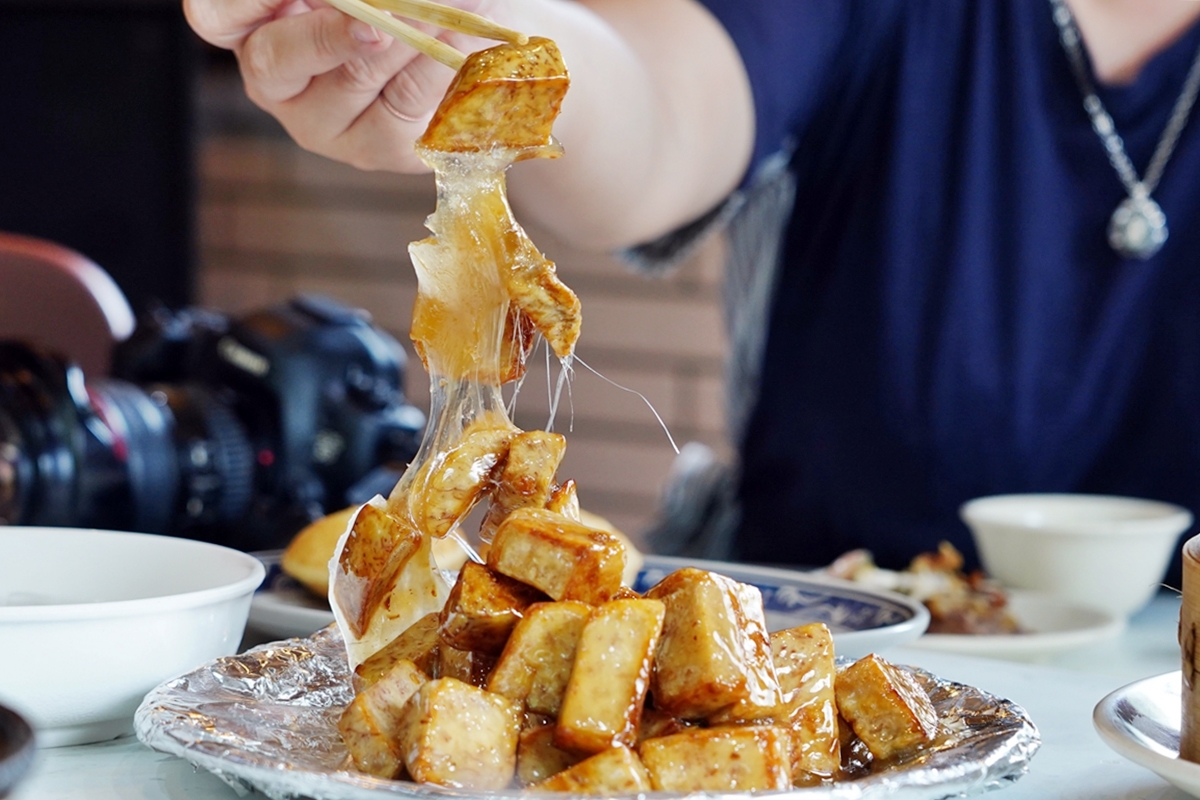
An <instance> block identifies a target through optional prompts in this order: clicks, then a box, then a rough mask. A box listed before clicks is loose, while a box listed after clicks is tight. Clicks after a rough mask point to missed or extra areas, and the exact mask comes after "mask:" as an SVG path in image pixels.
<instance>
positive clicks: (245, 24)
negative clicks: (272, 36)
mask: <svg viewBox="0 0 1200 800" xmlns="http://www.w3.org/2000/svg"><path fill="white" fill-rule="evenodd" d="M294 4H295V3H294V2H293V0H183V13H184V16H185V17H186V18H187V22H188V24H189V25H190V26H191V27H192V30H194V31H195V32H196V34H197V35H198V36H200V38H201V39H204V40H205V41H206V42H208V43H209V44H214V45H216V46H217V47H223V48H225V49H226V50H234V49H236V48H237V47H238V46H239V45H240V44H241V43H242V41H243V40H244V39H245V38H246V37H247V36H248V35H250V33H251V32H252V31H254V30H255V29H256V28H258V27H259V26H260V25H262V24H263V23H265V22H268V21H270V20H271V19H274V18H275V16H276V15H277V14H278V13H279V12H280V11H281V10H283V9H285V8H286V7H288V6H290V5H294Z"/></svg>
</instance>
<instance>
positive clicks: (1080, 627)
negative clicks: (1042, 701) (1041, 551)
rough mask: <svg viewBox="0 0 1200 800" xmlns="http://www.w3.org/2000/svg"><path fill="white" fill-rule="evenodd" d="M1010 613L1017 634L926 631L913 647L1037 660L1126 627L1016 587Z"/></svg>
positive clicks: (1106, 615) (1100, 613) (1106, 614)
mask: <svg viewBox="0 0 1200 800" xmlns="http://www.w3.org/2000/svg"><path fill="white" fill-rule="evenodd" d="M1008 612H1009V613H1010V614H1011V615H1012V617H1013V619H1014V620H1016V622H1017V625H1018V626H1019V627H1020V632H1019V633H1016V634H993V635H989V634H961V633H959V634H956V633H926V634H925V635H924V636H922V637H921V638H920V639H918V640H916V641H915V642H913V643H912V646H913V647H919V648H922V649H925V650H942V651H946V652H952V653H962V654H964V655H973V656H986V657H990V658H1005V659H1008V660H1011V661H1036V660H1038V659H1040V658H1042V657H1044V656H1049V655H1053V654H1054V653H1061V652H1066V651H1069V650H1074V649H1076V648H1079V647H1084V646H1086V645H1089V644H1093V643H1094V642H1098V641H1103V640H1105V639H1108V638H1110V637H1113V636H1117V635H1118V634H1120V633H1121V631H1123V630H1124V629H1125V618H1124V617H1123V616H1120V615H1118V614H1113V613H1112V612H1111V611H1104V610H1102V609H1098V608H1089V607H1087V606H1081V605H1079V604H1077V603H1071V602H1070V601H1067V600H1063V599H1062V598H1058V597H1054V596H1053V595H1048V594H1044V593H1040V592H1025V591H1021V590H1019V589H1018V590H1014V591H1011V592H1009V593H1008Z"/></svg>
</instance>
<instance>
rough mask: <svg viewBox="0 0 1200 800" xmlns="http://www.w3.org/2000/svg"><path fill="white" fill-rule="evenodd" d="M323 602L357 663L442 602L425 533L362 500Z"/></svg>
mask: <svg viewBox="0 0 1200 800" xmlns="http://www.w3.org/2000/svg"><path fill="white" fill-rule="evenodd" d="M330 575H331V586H330V592H329V604H330V607H331V608H332V610H333V614H334V617H335V618H336V619H337V621H338V626H339V627H340V628H341V630H342V633H343V635H344V636H345V639H346V655H347V657H348V658H349V661H350V666H351V667H352V668H355V667H357V666H358V665H359V664H361V663H363V662H364V661H366V660H367V659H368V658H370V657H371V656H373V655H375V653H377V652H379V651H380V650H382V649H383V648H384V647H386V646H387V645H388V643H390V642H391V641H392V640H393V639H395V638H396V637H397V636H398V635H399V634H401V633H403V632H404V631H405V630H407V629H408V628H409V627H411V626H412V624H413V623H415V622H416V621H417V620H419V619H420V618H421V617H423V616H425V615H426V614H428V613H430V612H433V611H438V610H439V609H441V607H442V605H443V604H444V603H445V599H446V595H447V594H449V587H448V586H447V585H446V583H445V581H443V580H442V578H441V575H440V574H439V573H438V571H437V570H436V569H435V568H434V562H433V548H432V544H431V540H430V538H429V537H428V536H425V535H423V534H422V533H421V532H420V531H417V530H414V529H413V527H412V526H411V525H409V524H408V523H407V521H406V520H404V519H402V518H400V517H397V516H395V515H393V514H391V513H390V512H388V511H386V510H385V509H383V508H380V507H378V506H376V505H373V504H372V503H367V504H366V505H364V506H362V507H361V508H359V509H358V511H357V512H356V513H355V515H354V520H353V522H352V523H351V526H350V530H349V531H347V534H346V536H345V538H344V539H343V540H342V541H341V543H340V549H339V550H338V552H337V556H336V560H335V561H334V562H333V563H331V568H330Z"/></svg>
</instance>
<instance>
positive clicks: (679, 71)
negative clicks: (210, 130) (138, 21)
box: [184, 0, 754, 248]
mask: <svg viewBox="0 0 1200 800" xmlns="http://www.w3.org/2000/svg"><path fill="white" fill-rule="evenodd" d="M455 4H456V5H459V6H461V7H464V8H468V9H470V10H476V11H478V12H480V13H483V14H485V15H486V16H490V17H492V18H494V19H496V20H497V21H499V22H501V23H503V24H506V25H508V26H510V27H513V28H516V29H518V30H522V31H525V32H527V33H531V34H538V35H545V36H549V37H550V38H553V39H555V40H556V41H557V42H558V43H559V45H560V47H561V49H562V51H563V54H564V58H565V59H566V61H567V66H568V69H570V71H571V75H572V89H571V91H570V93H569V94H568V96H567V100H566V103H565V104H564V108H563V114H562V116H561V117H560V119H559V121H558V123H557V125H556V127H555V133H556V135H557V136H558V138H559V140H560V141H562V143H563V144H564V147H565V148H566V152H567V155H566V156H565V157H564V158H563V159H562V160H561V161H559V162H556V163H545V162H541V163H535V162H525V163H522V164H520V165H518V166H516V167H514V168H513V171H512V174H511V177H510V185H511V192H512V195H513V198H514V202H515V203H517V204H518V205H519V206H520V210H521V212H522V214H523V216H525V217H527V218H531V219H535V220H537V221H538V222H540V223H542V224H543V225H544V226H546V227H548V228H550V229H551V230H553V231H555V232H556V233H557V234H558V235H560V236H562V237H563V238H565V239H567V240H569V241H571V242H573V243H575V244H577V245H583V246H591V247H595V248H610V247H617V246H622V245H627V244H631V243H635V242H638V241H642V240H645V239H649V238H652V237H654V236H657V235H659V234H661V233H663V232H665V231H667V230H670V229H672V228H674V227H676V226H678V225H680V224H682V223H684V222H687V221H689V220H691V219H693V218H695V217H697V216H699V215H700V214H702V213H704V212H705V211H706V210H708V209H709V208H711V207H712V206H713V205H715V204H716V203H717V202H719V200H720V199H721V198H722V197H723V196H725V195H726V194H727V193H728V192H729V191H730V190H731V189H732V188H733V187H734V186H735V185H736V184H737V182H738V180H739V179H740V177H741V175H742V173H743V172H744V170H745V168H746V164H747V162H748V159H749V156H750V150H751V146H752V138H753V131H754V120H753V105H752V101H751V98H750V90H749V87H748V85H747V81H746V78H745V75H744V71H743V68H742V64H741V61H740V59H739V57H738V55H737V51H736V49H735V48H734V46H733V44H732V43H731V42H730V40H729V38H728V36H727V35H726V34H725V32H724V30H723V29H722V28H721V27H720V25H719V24H718V23H717V22H716V21H715V20H714V19H713V18H712V17H711V16H709V14H708V12H707V11H705V10H704V9H703V8H702V7H701V6H700V5H699V4H698V3H696V2H695V0H655V2H646V0H585V1H584V2H579V3H575V2H569V0H490V1H489V0H476V1H475V2H471V0H458V2H456V3H455ZM184 8H185V11H186V13H187V15H188V20H189V22H190V23H191V24H192V27H193V28H194V29H195V30H196V31H197V32H198V33H199V34H200V35H201V36H202V37H203V38H205V39H206V40H208V41H210V42H212V43H213V44H216V45H218V46H221V47H227V48H229V49H232V50H233V51H234V52H235V53H236V54H237V56H238V60H239V63H240V65H241V69H242V74H243V77H244V79H245V82H246V90H247V93H248V94H249V96H250V97H251V98H252V99H253V100H254V101H255V102H256V103H257V104H258V105H260V106H261V107H263V108H264V109H266V110H267V111H268V112H270V113H271V114H273V115H274V116H276V117H277V118H278V119H279V120H280V122H281V123H282V124H283V125H284V126H285V128H287V130H288V131H289V133H290V134H291V135H292V136H293V138H295V139H296V141H297V142H298V143H299V144H301V145H302V146H303V147H305V148H307V149H309V150H312V151H314V152H317V153H321V154H323V155H326V156H329V157H331V158H335V159H337V160H341V161H345V162H347V163H350V164H353V165H355V166H358V167H360V168H364V169H387V170H395V171H401V172H418V171H424V170H425V167H424V165H423V164H421V163H420V161H419V160H418V159H417V158H416V156H415V154H414V153H413V151H412V142H413V141H414V140H415V138H416V137H417V136H419V135H420V133H421V132H422V131H423V130H424V127H425V123H426V122H427V120H428V115H429V113H430V112H431V111H432V109H433V108H434V106H435V105H436V104H437V102H438V100H439V99H440V98H441V95H442V93H443V92H444V91H445V88H446V86H447V84H448V83H449V80H450V79H451V77H452V73H451V72H450V70H449V69H447V68H446V67H444V66H441V65H440V64H437V63H435V62H433V61H432V60H430V59H428V58H427V57H424V56H419V55H417V54H416V53H415V52H414V51H412V50H411V49H409V48H408V47H407V46H405V45H402V44H400V43H399V42H394V41H392V40H390V38H387V37H376V36H374V35H373V32H372V31H371V30H370V29H368V28H367V27H366V26H364V25H363V24H362V23H359V22H356V21H351V20H349V19H348V18H347V17H345V16H344V15H342V14H340V13H339V12H337V11H335V10H333V9H331V8H328V7H325V6H322V5H320V4H318V3H316V2H313V4H312V6H310V5H309V4H308V2H307V0H301V2H296V3H291V4H287V3H280V2H279V0H185V3H184ZM443 38H446V39H447V40H448V41H449V42H450V43H451V44H453V45H455V46H457V47H459V49H463V50H473V49H478V48H479V47H481V46H485V45H486V43H485V42H482V41H480V40H468V39H466V38H465V37H462V36H460V35H458V34H446V35H445V36H444V37H443ZM381 94H382V96H383V97H384V98H386V99H387V100H388V102H389V103H390V105H392V106H393V107H394V108H396V109H398V110H400V111H401V112H402V113H404V114H407V115H410V116H413V117H416V118H417V120H418V121H416V122H404V121H402V120H401V119H399V118H397V117H396V116H394V115H393V114H391V113H390V112H389V111H388V110H387V108H386V106H385V105H384V104H383V102H382V101H381V100H380V99H379V98H380V96H381Z"/></svg>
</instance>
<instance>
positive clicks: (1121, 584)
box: [960, 494, 1192, 616]
mask: <svg viewBox="0 0 1200 800" xmlns="http://www.w3.org/2000/svg"><path fill="white" fill-rule="evenodd" d="M960 514H961V516H962V519H963V521H964V522H965V523H966V524H967V526H968V527H969V528H970V529H971V533H972V535H973V536H974V538H975V546H976V547H977V548H978V550H979V557H980V560H981V561H982V562H983V568H984V570H985V571H986V572H987V573H988V575H990V576H991V577H993V578H995V579H996V580H998V581H999V582H1000V583H1002V584H1003V585H1005V586H1007V587H1010V588H1015V589H1032V590H1036V591H1041V592H1046V593H1049V594H1052V595H1056V596H1058V597H1061V598H1064V599H1067V600H1071V601H1074V602H1077V603H1079V604H1082V605H1087V606H1091V607H1093V608H1100V609H1104V610H1106V611H1110V612H1113V613H1115V614H1118V615H1121V616H1128V615H1129V614H1132V613H1134V612H1135V611H1137V610H1138V609H1140V608H1142V606H1144V605H1146V603H1148V602H1149V601H1150V599H1151V598H1152V597H1153V596H1154V593H1155V591H1156V590H1157V589H1158V588H1159V585H1160V583H1161V581H1162V579H1163V575H1164V574H1165V573H1166V571H1167V568H1168V566H1170V563H1171V556H1172V555H1173V554H1174V553H1175V549H1176V546H1177V542H1178V539H1179V535H1180V534H1182V533H1183V532H1184V531H1186V530H1187V529H1188V528H1189V527H1191V524H1192V514H1191V512H1190V511H1188V510H1187V509H1185V508H1182V507H1180V506H1177V505H1172V504H1171V503H1164V502H1160V501H1157V500H1142V499H1138V498H1133V497H1114V496H1109V495H1087V494H1011V495H996V496H993V497H981V498H978V499H976V500H971V501H970V502H968V503H965V504H964V505H963V506H962V508H961V510H960Z"/></svg>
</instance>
